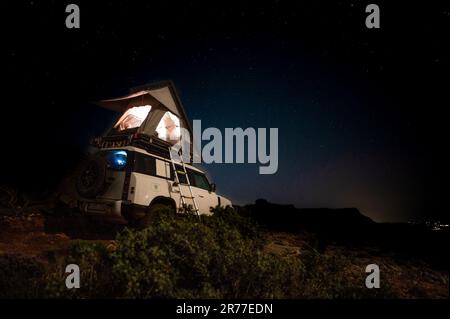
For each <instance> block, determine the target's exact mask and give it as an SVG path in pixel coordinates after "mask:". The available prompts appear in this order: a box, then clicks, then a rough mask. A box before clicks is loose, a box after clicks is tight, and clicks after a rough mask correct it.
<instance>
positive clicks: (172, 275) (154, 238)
mask: <svg viewBox="0 0 450 319" xmlns="http://www.w3.org/2000/svg"><path fill="white" fill-rule="evenodd" d="M244 229H245V231H242V230H244ZM240 230H241V231H240ZM262 248H263V247H262V241H261V239H260V237H259V235H257V232H256V230H255V229H253V226H252V225H251V224H250V223H249V222H248V221H247V220H245V219H244V218H242V217H240V216H238V215H236V214H235V212H234V211H233V210H232V209H217V210H216V211H215V214H214V215H213V216H211V217H204V218H203V219H202V221H200V220H198V219H197V218H196V217H195V216H184V217H183V218H179V217H173V214H172V215H171V214H167V213H165V212H162V213H161V214H159V215H158V216H155V218H154V223H153V225H152V226H150V227H148V228H146V229H144V230H142V231H134V230H129V229H127V230H125V231H124V232H122V233H121V234H120V235H119V237H118V248H117V250H116V251H115V252H114V253H113V261H114V269H113V272H114V275H115V278H116V279H118V281H119V284H120V285H121V286H122V287H123V289H124V296H125V297H129V298H149V297H158V298H271V297H281V296H282V294H283V291H284V290H285V284H286V283H287V282H289V280H290V278H285V279H286V280H285V281H284V282H283V280H281V281H280V280H278V279H279V278H276V277H277V275H278V277H279V276H280V274H287V273H288V269H289V265H288V263H287V262H285V261H283V260H279V259H277V258H276V257H274V256H271V255H268V254H264V253H263V252H262Z"/></svg>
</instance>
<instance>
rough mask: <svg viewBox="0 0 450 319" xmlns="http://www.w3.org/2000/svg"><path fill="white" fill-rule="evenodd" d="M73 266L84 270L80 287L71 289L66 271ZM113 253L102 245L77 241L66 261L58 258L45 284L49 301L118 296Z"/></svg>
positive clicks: (72, 245) (81, 272)
mask: <svg viewBox="0 0 450 319" xmlns="http://www.w3.org/2000/svg"><path fill="white" fill-rule="evenodd" d="M69 264H76V265H78V266H79V267H80V283H81V284H80V288H79V289H78V288H77V289H67V287H66V283H65V282H66V280H65V279H66V276H67V274H66V273H65V268H66V266H67V265H69ZM112 279H113V278H112V260H111V256H110V252H109V251H108V250H107V249H106V247H105V246H104V245H102V244H99V243H90V242H86V241H82V240H79V241H75V242H73V243H71V245H70V246H69V249H68V253H67V255H66V256H63V258H56V259H55V260H54V263H53V267H52V268H51V269H50V270H49V271H47V274H46V277H45V280H44V281H43V287H44V288H43V289H44V291H45V296H46V297H49V298H62V297H64V298H98V297H102V298H105V297H114V294H115V293H116V292H115V291H114V287H115V285H114V281H112Z"/></svg>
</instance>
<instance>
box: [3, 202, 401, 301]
mask: <svg viewBox="0 0 450 319" xmlns="http://www.w3.org/2000/svg"><path fill="white" fill-rule="evenodd" d="M262 234H263V232H261V231H260V230H259V229H258V227H256V226H255V224H254V223H253V222H252V221H251V220H250V219H248V218H246V217H244V216H243V215H242V214H240V213H238V212H236V211H235V210H233V209H232V208H227V209H223V208H220V209H219V208H217V209H215V210H214V214H213V215H212V216H207V217H205V216H203V217H202V218H201V219H199V218H198V217H197V216H195V215H193V214H187V215H181V216H180V215H176V214H174V213H173V212H170V211H167V210H165V209H162V210H160V211H158V212H155V214H154V216H152V223H151V225H150V227H147V228H145V229H143V230H132V229H125V230H124V231H122V232H121V233H120V234H119V235H118V236H117V240H116V247H115V249H114V250H107V249H106V247H105V245H103V244H100V243H98V244H97V243H92V242H86V241H76V242H74V243H72V245H71V246H70V247H69V249H68V251H67V252H66V254H65V255H63V256H61V255H54V256H53V258H51V259H52V260H51V261H50V265H49V266H47V269H44V267H43V266H42V265H41V264H39V263H38V262H36V261H35V260H33V259H21V258H18V257H14V258H13V257H9V256H2V257H0V298H1V297H10V298H11V297H21V298H33V297H40V296H42V297H50V298H52V297H56V298H61V297H63V298H109V297H111V298H372V297H392V296H393V295H392V293H391V291H390V289H389V287H387V286H386V285H384V286H383V287H382V289H371V290H370V289H366V288H365V287H364V280H365V276H366V274H365V273H364V269H363V268H362V267H360V266H355V265H354V264H352V263H351V262H350V261H349V259H347V258H346V256H344V255H342V254H340V253H332V252H327V251H325V250H320V252H319V251H318V250H317V249H316V246H317V245H315V243H314V240H312V241H311V242H310V245H308V244H306V245H305V246H304V247H303V248H302V249H301V252H300V255H293V256H286V257H282V256H279V255H275V254H270V253H268V252H267V251H265V249H264V247H265V239H264V236H263V235H262ZM71 263H73V264H77V265H78V266H79V267H80V276H81V288H80V289H67V288H66V286H65V278H66V276H67V274H65V267H66V265H68V264H71Z"/></svg>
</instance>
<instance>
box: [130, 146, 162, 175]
mask: <svg viewBox="0 0 450 319" xmlns="http://www.w3.org/2000/svg"><path fill="white" fill-rule="evenodd" d="M133 171H135V172H136V173H141V174H147V175H153V176H155V175H156V162H155V158H153V157H151V156H146V155H144V154H141V153H137V152H136V155H135V161H134V169H133Z"/></svg>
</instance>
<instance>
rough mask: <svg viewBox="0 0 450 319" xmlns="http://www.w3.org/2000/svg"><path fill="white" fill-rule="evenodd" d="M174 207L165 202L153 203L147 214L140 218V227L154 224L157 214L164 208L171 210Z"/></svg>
mask: <svg viewBox="0 0 450 319" xmlns="http://www.w3.org/2000/svg"><path fill="white" fill-rule="evenodd" d="M171 209H172V208H171V207H170V206H169V205H165V204H159V203H158V204H153V205H151V206H150V207H149V208H148V210H147V212H146V214H145V216H144V217H142V218H141V219H139V221H138V228H141V229H143V228H146V227H148V226H150V225H151V224H152V222H153V221H154V220H155V215H156V214H157V213H158V212H159V211H162V210H171Z"/></svg>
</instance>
